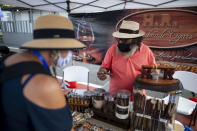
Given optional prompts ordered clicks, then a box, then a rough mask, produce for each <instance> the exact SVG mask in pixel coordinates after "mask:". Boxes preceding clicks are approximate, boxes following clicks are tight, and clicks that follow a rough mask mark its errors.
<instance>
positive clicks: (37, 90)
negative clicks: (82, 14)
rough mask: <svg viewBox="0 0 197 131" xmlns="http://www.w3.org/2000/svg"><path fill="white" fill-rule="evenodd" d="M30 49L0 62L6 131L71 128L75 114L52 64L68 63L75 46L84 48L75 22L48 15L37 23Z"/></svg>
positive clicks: (2, 104) (27, 47)
mask: <svg viewBox="0 0 197 131" xmlns="http://www.w3.org/2000/svg"><path fill="white" fill-rule="evenodd" d="M33 37H34V39H33V40H32V41H30V42H27V43H25V44H23V45H22V46H21V48H22V49H27V51H24V52H23V53H20V54H15V55H12V56H10V57H8V58H7V59H5V61H4V62H3V63H1V64H0V72H1V75H0V84H1V86H0V87H1V88H0V90H1V92H0V93H1V95H0V96H1V98H0V102H1V103H0V105H1V108H0V109H1V111H0V112H1V113H2V116H3V117H1V120H2V121H1V124H3V125H2V126H1V128H2V129H3V131H4V130H5V131H30V130H31V131H32V130H36V131H55V130H57V131H70V130H71V128H72V116H71V113H70V110H69V108H68V106H67V105H66V102H65V97H64V94H63V92H62V90H61V88H60V85H59V84H58V82H57V80H56V78H54V77H52V75H51V74H50V70H49V67H50V66H52V67H56V66H60V67H63V66H64V65H65V62H64V60H65V59H68V57H70V55H69V54H70V53H71V49H73V48H84V47H85V45H83V44H82V43H81V42H79V41H77V40H76V39H75V36H74V28H73V24H72V22H71V21H70V20H69V19H67V18H65V17H62V16H58V15H45V16H41V17H39V18H38V19H37V20H36V21H35V24H34V32H33Z"/></svg>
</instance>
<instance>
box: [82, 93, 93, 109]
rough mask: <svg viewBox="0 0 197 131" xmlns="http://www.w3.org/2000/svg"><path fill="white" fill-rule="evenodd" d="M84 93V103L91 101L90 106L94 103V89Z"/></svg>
mask: <svg viewBox="0 0 197 131" xmlns="http://www.w3.org/2000/svg"><path fill="white" fill-rule="evenodd" d="M83 95H84V104H87V103H88V102H89V104H90V106H91V105H92V97H93V96H94V92H93V91H85V92H84V93H83Z"/></svg>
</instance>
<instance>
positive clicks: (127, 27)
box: [112, 20, 145, 39]
mask: <svg viewBox="0 0 197 131" xmlns="http://www.w3.org/2000/svg"><path fill="white" fill-rule="evenodd" d="M139 27H140V24H139V23H137V22H135V21H125V20H123V21H122V24H121V25H120V28H119V30H118V31H116V32H113V33H112V36H113V37H115V38H125V39H127V38H137V37H141V36H143V35H144V34H145V32H144V31H143V30H139Z"/></svg>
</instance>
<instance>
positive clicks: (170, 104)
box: [167, 102, 172, 119]
mask: <svg viewBox="0 0 197 131" xmlns="http://www.w3.org/2000/svg"><path fill="white" fill-rule="evenodd" d="M168 105H169V106H168V112H167V113H168V114H167V116H168V118H169V119H170V118H171V116H170V114H171V107H172V103H171V102H169V103H168Z"/></svg>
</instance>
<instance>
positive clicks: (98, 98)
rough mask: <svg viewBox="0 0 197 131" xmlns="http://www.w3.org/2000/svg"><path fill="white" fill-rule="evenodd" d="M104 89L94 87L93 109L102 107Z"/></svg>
mask: <svg viewBox="0 0 197 131" xmlns="http://www.w3.org/2000/svg"><path fill="white" fill-rule="evenodd" d="M104 93H105V90H104V89H100V88H96V89H95V90H94V97H93V107H94V108H95V109H102V107H103V104H104Z"/></svg>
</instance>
